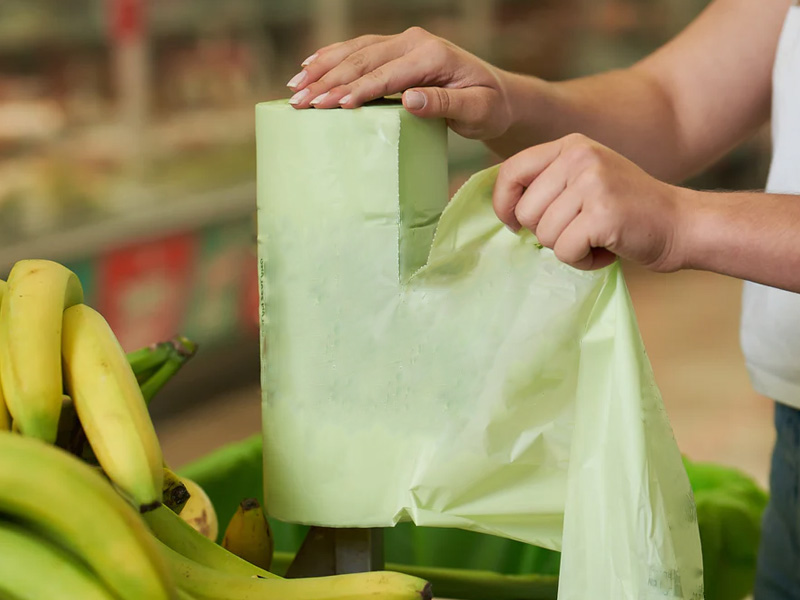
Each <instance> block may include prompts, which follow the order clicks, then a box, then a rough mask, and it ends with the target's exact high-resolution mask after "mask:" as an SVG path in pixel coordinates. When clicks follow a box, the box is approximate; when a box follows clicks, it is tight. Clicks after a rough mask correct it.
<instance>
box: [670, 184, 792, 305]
mask: <svg viewBox="0 0 800 600" xmlns="http://www.w3.org/2000/svg"><path fill="white" fill-rule="evenodd" d="M681 194H682V200H681V204H682V205H683V210H682V215H683V216H682V219H681V224H680V225H679V231H678V232H677V233H676V237H675V247H674V250H675V251H677V250H678V248H681V249H682V250H681V253H682V257H681V262H682V264H683V266H684V267H685V268H690V269H699V270H704V271H713V272H715V273H721V274H723V275H730V276H732V277H737V278H740V279H746V280H749V281H754V282H757V283H763V284H765V285H769V286H773V287H778V288H783V289H787V290H790V291H793V292H798V293H800V243H798V234H800V197H798V196H790V195H777V194H763V193H752V192H744V193H731V194H727V193H712V192H698V191H694V190H682V191H681Z"/></svg>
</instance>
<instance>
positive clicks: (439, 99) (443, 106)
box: [433, 88, 450, 114]
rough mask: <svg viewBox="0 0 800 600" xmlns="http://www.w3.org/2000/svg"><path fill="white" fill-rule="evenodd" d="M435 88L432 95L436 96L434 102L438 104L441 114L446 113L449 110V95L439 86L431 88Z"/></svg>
mask: <svg viewBox="0 0 800 600" xmlns="http://www.w3.org/2000/svg"><path fill="white" fill-rule="evenodd" d="M433 89H434V90H435V92H434V95H435V96H436V103H437V104H438V105H439V110H440V111H441V112H442V113H443V114H447V113H448V112H449V111H450V96H449V94H448V93H447V92H445V91H444V90H443V89H440V88H433Z"/></svg>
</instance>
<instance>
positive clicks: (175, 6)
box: [0, 0, 772, 483]
mask: <svg viewBox="0 0 800 600" xmlns="http://www.w3.org/2000/svg"><path fill="white" fill-rule="evenodd" d="M706 4H707V2H706V1H705V0H592V1H591V2H590V1H588V0H460V1H458V0H404V1H402V2H400V1H397V0H395V1H392V0H224V1H223V0H158V1H155V0H3V2H1V3H0V273H2V274H6V273H7V271H8V269H9V268H10V266H11V264H13V262H14V261H15V260H18V259H20V258H32V257H44V258H51V259H54V260H58V261H60V262H63V263H66V264H67V265H68V266H70V267H71V268H72V269H74V270H75V271H76V272H77V273H78V274H79V275H80V277H81V279H82V281H83V283H84V287H85V289H86V295H87V298H88V300H87V301H88V302H89V303H91V304H92V305H94V306H95V307H96V308H98V309H99V310H100V311H101V312H102V313H103V314H104V315H105V316H106V317H107V318H108V320H109V321H110V322H111V324H112V326H113V327H114V328H115V330H116V331H117V333H118V335H119V337H120V339H121V341H122V343H123V346H124V347H125V348H126V349H128V350H131V349H135V348H137V347H140V346H143V345H146V344H149V343H151V342H154V341H158V340H162V339H166V338H169V337H170V336H172V335H173V334H175V333H177V332H180V333H183V334H185V335H187V336H189V337H191V338H193V339H195V340H197V341H199V342H200V344H201V350H200V353H199V355H198V356H197V357H196V358H195V359H193V361H192V362H191V363H190V364H189V366H187V367H186V369H185V371H184V372H182V373H181V374H180V376H179V377H178V378H177V379H176V380H175V381H174V382H173V383H172V384H171V385H170V387H169V388H168V390H167V392H166V393H165V395H164V396H163V397H162V398H161V400H160V401H159V402H158V403H157V405H156V406H154V411H155V413H156V420H157V423H156V424H157V428H158V430H159V432H160V434H161V436H162V438H163V443H164V448H165V452H166V455H167V459H168V461H169V462H170V463H171V464H172V465H173V466H175V467H180V466H181V465H182V464H184V463H185V462H186V461H189V460H191V459H192V458H195V457H197V456H200V455H203V454H205V453H207V452H208V451H209V450H211V449H213V448H216V447H219V446H220V445H222V444H224V443H226V442H228V441H233V440H237V439H241V438H242V437H245V436H247V435H249V434H251V433H255V432H257V431H259V428H260V416H259V411H260V398H259V388H258V378H259V356H258V341H257V334H258V323H257V306H258V288H257V281H256V254H255V252H256V249H255V214H254V213H255V140H254V135H253V131H254V105H255V103H257V102H259V101H263V100H269V99H275V98H283V97H287V96H288V88H286V87H285V83H286V81H288V79H289V78H290V77H291V76H292V75H293V74H295V73H296V72H297V71H298V69H299V63H300V61H302V60H303V59H304V58H305V57H306V56H308V55H309V54H311V53H312V52H313V51H314V50H315V49H317V48H318V47H320V46H322V45H324V44H328V43H331V42H334V41H340V40H343V39H346V38H349V37H353V36H356V35H360V34H364V33H387V34H388V33H397V32H401V31H402V30H404V29H405V28H407V27H409V26H412V25H420V26H422V27H425V28H427V29H428V30H430V31H431V32H433V33H436V34H438V35H441V36H443V37H446V38H448V39H449V40H451V41H453V42H455V43H456V44H459V45H461V46H462V47H465V48H466V49H468V50H470V51H472V52H474V53H476V54H478V55H479V56H481V57H483V58H485V59H487V60H488V61H490V62H492V63H494V64H496V65H498V66H500V67H503V68H506V69H509V70H513V71H517V72H523V73H530V74H535V75H538V76H541V77H544V78H548V79H561V78H567V77H572V76H577V75H582V74H587V73H593V72H597V71H599V70H604V69H609V68H615V67H623V66H626V65H629V64H631V63H632V62H633V61H635V60H637V59H638V58H640V57H642V56H644V55H645V54H646V53H648V52H650V51H652V50H653V49H655V48H656V47H658V46H659V45H660V44H662V43H664V42H665V41H667V40H668V39H669V38H671V37H672V36H674V35H675V34H676V33H677V32H678V31H679V30H680V29H681V28H682V27H683V26H685V25H686V24H687V23H688V22H689V21H690V20H691V19H692V18H693V17H695V16H696V15H697V14H698V13H699V12H700V11H701V10H702V9H703V8H704V6H705V5H706ZM653 143H658V140H653ZM768 159H769V137H768V132H767V131H766V130H764V131H761V132H759V134H758V135H756V136H755V137H754V138H753V139H751V140H748V141H747V143H745V144H744V145H742V147H740V148H738V149H737V150H736V151H735V152H733V153H732V154H731V155H730V156H729V157H727V158H726V159H725V160H724V161H722V162H721V163H720V164H718V165H716V166H714V167H713V168H712V169H710V170H709V171H707V172H705V173H703V174H702V175H700V176H698V177H696V178H694V179H693V180H692V181H690V182H687V184H688V185H692V186H695V187H700V188H721V189H745V188H746V189H758V188H762V187H763V185H764V181H765V175H766V170H767V166H768ZM450 161H451V178H452V187H453V189H455V188H456V187H458V185H460V184H461V183H462V182H463V181H464V180H465V179H466V177H467V176H469V174H471V173H473V172H475V171H477V170H479V169H481V168H483V167H485V166H487V165H489V164H491V163H492V162H493V161H495V158H494V157H492V156H490V155H489V154H487V153H486V152H485V150H484V149H483V147H482V146H481V145H480V144H478V143H475V142H470V141H467V140H464V139H462V138H459V137H457V136H455V135H453V136H451V144H450ZM626 270H627V277H628V282H629V285H630V289H631V293H632V296H633V299H634V304H635V307H636V310H637V314H638V317H639V320H640V326H641V329H642V335H643V337H644V339H645V343H646V346H647V349H648V354H649V355H650V358H651V360H652V363H653V367H654V369H655V372H656V377H657V381H658V383H659V386H660V388H661V390H662V393H663V396H664V400H665V403H666V405H667V410H668V412H669V414H670V417H671V419H672V422H673V426H674V429H675V433H676V436H677V439H678V442H679V445H680V446H681V449H682V450H683V451H684V452H685V453H686V454H688V455H690V456H691V457H692V458H694V459H697V460H713V461H715V462H720V463H724V464H731V465H734V466H738V467H740V468H742V469H744V470H745V471H747V472H748V473H750V474H751V475H754V476H755V477H756V478H757V479H758V480H759V481H761V482H762V483H765V482H766V477H767V467H768V455H769V450H770V445H771V443H772V427H771V418H772V408H771V405H770V403H769V402H768V401H767V400H765V399H763V398H760V397H758V396H757V395H756V394H755V393H754V392H753V391H752V390H751V388H750V385H749V382H748V379H747V375H746V372H745V370H744V365H743V360H742V357H741V353H740V351H739V346H738V311H739V304H740V298H739V296H740V292H741V283H740V282H737V281H734V280H731V279H729V278H725V277H720V276H715V275H709V274H704V273H696V272H686V273H680V274H675V275H668V276H664V275H653V274H649V273H646V272H643V271H641V270H637V269H634V268H631V267H629V266H627V265H626Z"/></svg>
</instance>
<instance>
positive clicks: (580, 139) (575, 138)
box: [563, 132, 590, 146]
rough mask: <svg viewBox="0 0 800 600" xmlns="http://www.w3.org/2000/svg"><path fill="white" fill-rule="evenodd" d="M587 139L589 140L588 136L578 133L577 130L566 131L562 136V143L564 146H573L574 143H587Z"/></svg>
mask: <svg viewBox="0 0 800 600" xmlns="http://www.w3.org/2000/svg"><path fill="white" fill-rule="evenodd" d="M589 141H590V140H589V138H588V137H586V136H585V135H583V134H582V133H578V132H573V133H568V134H567V135H565V136H564V138H563V142H564V144H565V145H566V146H575V145H579V144H585V143H588V142H589Z"/></svg>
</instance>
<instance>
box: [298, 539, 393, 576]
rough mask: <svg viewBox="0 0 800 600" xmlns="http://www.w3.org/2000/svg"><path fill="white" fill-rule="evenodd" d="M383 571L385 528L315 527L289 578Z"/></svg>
mask: <svg viewBox="0 0 800 600" xmlns="http://www.w3.org/2000/svg"><path fill="white" fill-rule="evenodd" d="M381 569H383V530H382V529H332V528H329V527H312V528H311V529H310V530H309V531H308V533H307V534H306V539H305V541H304V542H303V545H302V546H300V550H298V552H297V555H296V556H295V557H294V560H293V561H292V564H291V565H290V566H289V568H288V569H287V571H286V577H288V578H299V577H322V576H325V575H340V574H343V573H363V572H366V571H379V570H381Z"/></svg>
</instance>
